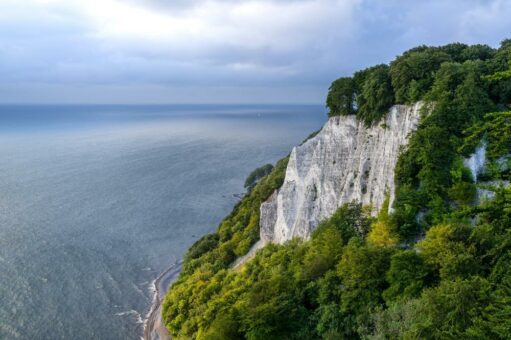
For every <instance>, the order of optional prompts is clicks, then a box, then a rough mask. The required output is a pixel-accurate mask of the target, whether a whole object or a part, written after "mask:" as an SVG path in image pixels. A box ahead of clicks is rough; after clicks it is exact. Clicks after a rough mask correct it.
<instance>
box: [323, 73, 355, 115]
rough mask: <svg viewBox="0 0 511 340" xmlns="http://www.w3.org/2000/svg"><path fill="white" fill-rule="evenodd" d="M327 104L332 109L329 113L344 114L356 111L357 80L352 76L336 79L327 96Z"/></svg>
mask: <svg viewBox="0 0 511 340" xmlns="http://www.w3.org/2000/svg"><path fill="white" fill-rule="evenodd" d="M326 105H327V107H328V108H329V109H330V112H329V113H328V115H329V116H330V117H332V116H339V115H341V116H344V115H352V114H354V113H355V82H354V81H353V79H352V78H350V77H343V78H339V79H337V80H335V81H334V82H333V83H332V85H330V89H329V90H328V96H327V97H326Z"/></svg>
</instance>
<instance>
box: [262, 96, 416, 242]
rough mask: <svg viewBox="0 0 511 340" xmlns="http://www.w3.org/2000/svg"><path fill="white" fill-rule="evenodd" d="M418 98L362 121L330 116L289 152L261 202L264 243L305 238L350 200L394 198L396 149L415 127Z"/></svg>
mask: <svg viewBox="0 0 511 340" xmlns="http://www.w3.org/2000/svg"><path fill="white" fill-rule="evenodd" d="M421 106H422V105H421V103H416V104H415V105H412V106H406V105H395V106H393V107H392V108H391V109H390V111H389V113H388V114H387V115H386V117H385V119H383V120H382V121H381V122H380V123H379V124H376V125H374V126H372V127H366V126H365V125H364V123H363V122H360V121H358V120H357V119H356V117H355V116H354V115H350V116H337V117H332V118H330V119H329V120H328V122H327V123H326V124H325V126H324V127H323V128H322V130H321V131H320V132H319V133H318V134H317V135H316V136H315V137H313V138H311V139H310V140H308V141H306V142H305V143H304V144H302V145H300V146H297V147H295V148H294V149H293V151H292V152H291V156H290V159H289V163H288V166H287V169H286V177H285V180H284V184H283V185H282V187H281V188H280V189H278V190H276V191H275V192H274V193H273V195H271V197H270V198H269V199H268V200H267V201H266V202H264V203H263V204H262V205H261V218H260V230H261V231H260V233H261V235H260V236H261V240H262V241H263V242H264V243H267V242H274V243H284V242H285V241H287V240H290V239H292V238H294V237H301V238H305V239H307V238H309V237H310V235H311V233H312V232H313V231H314V230H315V228H316V227H317V225H318V224H319V222H320V221H321V220H323V219H326V218H328V217H330V216H331V215H332V214H333V213H334V212H335V211H336V210H337V208H338V207H340V206H341V205H343V204H344V203H348V202H352V201H355V202H360V203H362V204H363V205H371V206H372V212H373V213H374V214H376V213H377V212H378V211H379V209H380V208H381V206H382V204H383V201H384V200H385V195H386V194H387V193H388V194H389V195H390V203H391V204H390V206H392V201H393V199H394V191H395V187H394V168H395V166H396V163H397V160H398V157H399V151H400V149H401V147H402V146H404V145H406V144H407V142H408V137H409V135H410V133H411V132H413V131H414V130H415V129H416V128H417V124H418V122H419V118H420V108H421Z"/></svg>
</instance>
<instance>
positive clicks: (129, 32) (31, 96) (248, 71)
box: [0, 0, 511, 103]
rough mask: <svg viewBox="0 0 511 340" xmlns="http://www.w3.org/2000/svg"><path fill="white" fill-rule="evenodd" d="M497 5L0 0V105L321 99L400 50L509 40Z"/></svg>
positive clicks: (509, 14)
mask: <svg viewBox="0 0 511 340" xmlns="http://www.w3.org/2000/svg"><path fill="white" fill-rule="evenodd" d="M510 18H511V1H509V0H450V1H447V0H431V1H424V0H423V1H419V0H417V1H414V0H402V1H399V0H382V1H375V0H373V1H369V0H367V1H364V0H316V1H313V0H253V1H246V0H170V1H165V0H124V1H122V0H23V1H20V0H0V102H34V103H38V102H48V103H55V102H64V103H73V102H74V103H84V102H85V103H95V102H97V103H238V102H243V103H323V101H324V97H325V94H326V90H327V88H328V86H329V84H330V82H331V81H332V80H333V79H335V78H337V77H339V76H341V75H349V74H351V73H352V72H353V71H355V70H357V69H359V68H361V67H366V66H369V65H372V64H375V63H381V62H389V61H390V60H392V59H393V58H394V57H395V56H396V55H398V54H400V53H401V52H403V51H404V50H406V49H408V48H410V47H413V46H416V45H420V44H428V45H438V44H445V43H448V42H453V41H460V42H465V43H487V44H490V45H492V46H495V47H496V46H498V44H499V42H500V41H501V40H503V39H505V38H506V37H507V38H511V19H510Z"/></svg>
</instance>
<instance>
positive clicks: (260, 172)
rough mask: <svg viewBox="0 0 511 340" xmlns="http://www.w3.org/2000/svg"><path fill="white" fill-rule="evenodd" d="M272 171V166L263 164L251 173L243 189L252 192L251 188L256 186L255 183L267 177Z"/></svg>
mask: <svg viewBox="0 0 511 340" xmlns="http://www.w3.org/2000/svg"><path fill="white" fill-rule="evenodd" d="M272 170H273V165H272V164H265V165H263V166H261V167H259V168H257V169H255V170H254V171H252V172H251V173H250V175H248V177H247V179H246V180H245V189H248V190H252V188H253V187H254V186H255V185H256V184H257V182H258V181H259V180H260V179H261V178H263V177H265V176H268V175H269V174H270V173H271V171H272Z"/></svg>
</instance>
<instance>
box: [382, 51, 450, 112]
mask: <svg viewBox="0 0 511 340" xmlns="http://www.w3.org/2000/svg"><path fill="white" fill-rule="evenodd" d="M449 60H451V58H450V56H449V54H447V53H445V52H443V51H442V50H441V49H438V48H434V47H425V46H423V47H419V48H415V49H412V50H410V51H407V52H405V53H404V54H403V55H402V56H400V57H398V58H396V60H394V61H393V62H392V63H391V64H390V76H391V79H392V86H393V87H394V92H395V95H396V102H397V103H400V104H408V103H413V102H416V101H418V100H420V99H421V98H422V97H423V96H424V95H425V94H426V93H427V91H428V90H429V89H430V88H431V85H432V84H433V82H434V72H435V71H437V70H438V68H439V67H440V65H441V64H442V63H444V62H446V61H449Z"/></svg>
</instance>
